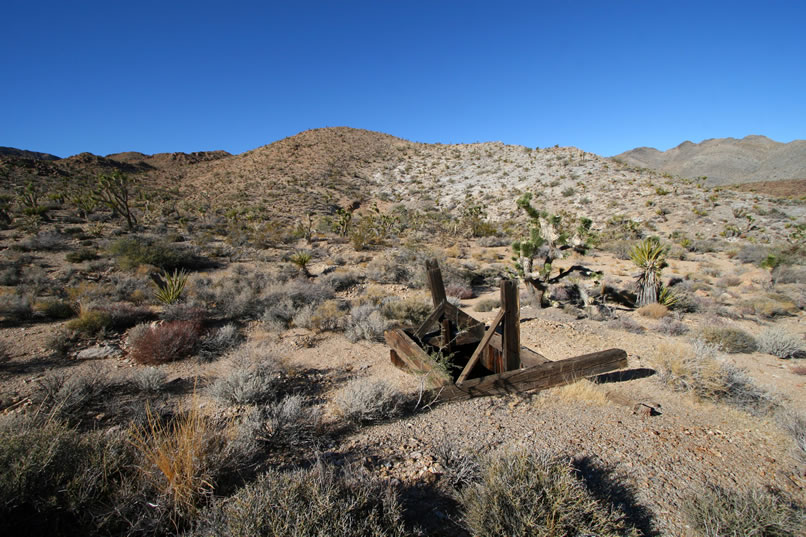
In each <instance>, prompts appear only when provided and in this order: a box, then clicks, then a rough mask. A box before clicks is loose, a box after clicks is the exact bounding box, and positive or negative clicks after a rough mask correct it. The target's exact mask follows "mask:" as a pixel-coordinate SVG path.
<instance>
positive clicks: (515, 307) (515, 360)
mask: <svg viewBox="0 0 806 537" xmlns="http://www.w3.org/2000/svg"><path fill="white" fill-rule="evenodd" d="M501 307H502V308H503V309H504V320H503V323H502V325H503V328H504V334H503V342H502V343H503V345H502V347H503V351H504V352H503V354H504V356H503V362H504V364H503V365H504V370H505V371H514V370H516V369H520V367H521V327H520V305H519V304H518V280H503V281H502V282H501Z"/></svg>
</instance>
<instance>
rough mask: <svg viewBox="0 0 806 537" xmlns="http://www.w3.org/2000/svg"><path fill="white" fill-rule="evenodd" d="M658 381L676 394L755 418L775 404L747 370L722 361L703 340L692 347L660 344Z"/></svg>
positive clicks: (657, 355)
mask: <svg viewBox="0 0 806 537" xmlns="http://www.w3.org/2000/svg"><path fill="white" fill-rule="evenodd" d="M654 361H655V365H656V370H657V372H658V378H659V379H660V380H661V381H662V382H664V383H666V384H667V385H668V386H670V387H671V388H672V389H674V390H677V391H686V392H692V393H693V394H694V395H695V396H696V397H699V398H701V399H707V400H711V401H716V402H725V403H728V404H730V405H733V406H735V407H737V408H739V409H741V410H745V411H747V412H750V413H751V414H755V415H763V414H765V413H767V412H769V411H770V410H772V409H773V408H775V406H776V403H775V401H774V399H773V397H772V396H771V395H770V394H769V393H767V392H766V391H764V390H763V389H762V388H760V387H758V386H756V385H755V384H754V383H753V381H752V379H751V378H750V377H749V376H748V375H747V373H745V372H744V370H742V369H739V368H738V367H736V366H734V365H731V364H729V363H727V362H725V361H723V360H722V359H721V358H720V357H719V354H718V349H717V348H716V347H715V346H713V345H709V344H708V343H706V342H704V341H702V340H695V341H694V342H693V344H692V345H690V346H689V345H684V344H681V343H677V344H665V343H664V344H661V345H659V346H658V348H657V351H656V357H655V360H654Z"/></svg>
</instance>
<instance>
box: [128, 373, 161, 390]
mask: <svg viewBox="0 0 806 537" xmlns="http://www.w3.org/2000/svg"><path fill="white" fill-rule="evenodd" d="M165 379H166V375H165V372H164V371H162V370H160V369H157V368H156V367H147V368H145V369H141V370H139V371H136V372H135V373H134V376H133V378H132V380H133V382H134V385H135V386H137V389H138V390H140V391H141V392H145V393H149V394H156V393H159V392H161V391H162V390H163V389H164V388H165Z"/></svg>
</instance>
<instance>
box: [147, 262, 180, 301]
mask: <svg viewBox="0 0 806 537" xmlns="http://www.w3.org/2000/svg"><path fill="white" fill-rule="evenodd" d="M152 279H153V282H154V286H155V287H156V289H155V290H154V294H155V296H156V297H157V300H159V301H160V302H162V303H163V304H166V305H167V304H173V303H174V302H176V301H177V300H179V299H180V298H181V297H182V291H184V290H185V285H186V284H187V281H188V274H187V272H185V271H184V270H174V271H173V273H169V272H164V273H163V274H162V275H161V276H157V275H154V276H152Z"/></svg>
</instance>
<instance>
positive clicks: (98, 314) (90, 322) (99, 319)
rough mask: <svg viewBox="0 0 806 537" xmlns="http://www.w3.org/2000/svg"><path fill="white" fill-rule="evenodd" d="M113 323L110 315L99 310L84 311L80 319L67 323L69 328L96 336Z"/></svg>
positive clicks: (80, 313)
mask: <svg viewBox="0 0 806 537" xmlns="http://www.w3.org/2000/svg"><path fill="white" fill-rule="evenodd" d="M111 322H112V318H111V317H110V316H109V314H108V313H106V312H103V311H99V310H90V309H82V310H81V312H79V314H78V317H76V318H75V319H71V320H70V321H68V322H67V325H66V326H67V328H69V329H70V330H75V331H77V332H81V333H84V334H87V335H95V334H97V333H98V332H100V331H101V330H104V329H105V328H106V327H108V326H109V324H110V323H111Z"/></svg>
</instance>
